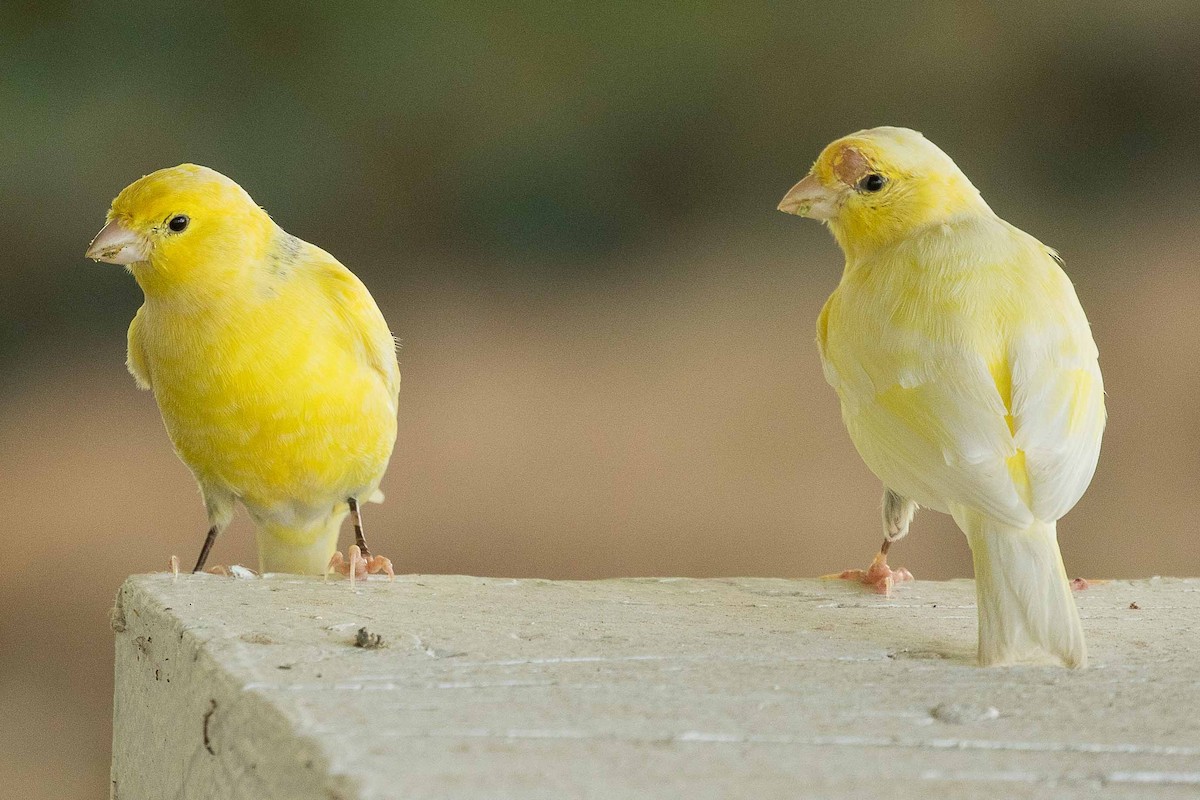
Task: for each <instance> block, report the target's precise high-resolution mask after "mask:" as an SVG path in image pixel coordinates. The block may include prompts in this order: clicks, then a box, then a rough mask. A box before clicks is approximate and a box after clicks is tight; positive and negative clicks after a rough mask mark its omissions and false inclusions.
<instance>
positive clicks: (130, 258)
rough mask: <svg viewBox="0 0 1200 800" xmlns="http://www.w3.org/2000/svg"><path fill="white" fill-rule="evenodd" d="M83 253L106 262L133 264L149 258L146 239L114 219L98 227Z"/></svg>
mask: <svg viewBox="0 0 1200 800" xmlns="http://www.w3.org/2000/svg"><path fill="white" fill-rule="evenodd" d="M83 255H84V257H85V258H90V259H92V260H93V261H104V262H106V263H108V264H134V263H136V262H138V261H146V260H148V259H149V258H150V254H149V252H148V248H147V247H146V240H145V239H144V238H143V237H142V236H141V235H140V234H137V233H134V232H133V231H131V230H129V229H128V228H126V227H125V226H124V225H122V224H121V223H120V222H119V221H117V220H115V219H114V220H113V221H112V222H110V223H108V224H107V225H105V226H104V227H103V228H101V229H100V232H99V233H97V234H96V238H95V239H92V243H91V244H90V245H88V249H87V252H86V253H84V254H83Z"/></svg>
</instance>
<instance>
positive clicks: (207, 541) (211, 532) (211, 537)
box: [192, 525, 217, 572]
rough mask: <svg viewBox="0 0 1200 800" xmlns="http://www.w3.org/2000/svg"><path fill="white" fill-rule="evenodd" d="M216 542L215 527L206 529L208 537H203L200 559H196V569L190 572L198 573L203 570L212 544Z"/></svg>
mask: <svg viewBox="0 0 1200 800" xmlns="http://www.w3.org/2000/svg"><path fill="white" fill-rule="evenodd" d="M216 540H217V526H216V525H213V526H212V527H211V528H209V529H208V535H207V536H205V537H204V546H203V547H201V548H200V558H198V559H196V567H195V569H193V570H192V572H199V571H200V570H202V569H204V563H205V562H206V561H208V551H209V550H212V546H213V542H215V541H216Z"/></svg>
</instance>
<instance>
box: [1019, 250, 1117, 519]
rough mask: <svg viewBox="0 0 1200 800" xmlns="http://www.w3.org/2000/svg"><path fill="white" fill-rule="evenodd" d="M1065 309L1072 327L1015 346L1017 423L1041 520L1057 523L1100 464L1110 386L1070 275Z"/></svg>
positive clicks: (1034, 334)
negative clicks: (1102, 371)
mask: <svg viewBox="0 0 1200 800" xmlns="http://www.w3.org/2000/svg"><path fill="white" fill-rule="evenodd" d="M1055 270H1056V271H1057V272H1058V275H1059V276H1061V280H1060V282H1059V283H1060V293H1061V296H1060V297H1059V298H1058V306H1059V307H1060V308H1061V309H1062V311H1063V313H1064V316H1065V319H1062V321H1060V322H1059V323H1058V324H1056V325H1048V326H1044V327H1042V328H1040V329H1036V330H1031V331H1030V332H1029V333H1027V334H1026V335H1024V336H1020V337H1018V338H1016V339H1015V340H1014V342H1013V356H1012V381H1013V401H1012V402H1013V419H1014V422H1015V424H1016V444H1017V447H1019V448H1020V449H1021V450H1023V451H1024V452H1025V464H1026V469H1027V470H1028V475H1029V482H1030V493H1031V495H1032V508H1033V513H1034V515H1035V516H1037V518H1038V519H1042V520H1047V521H1050V520H1056V519H1059V518H1060V517H1062V516H1063V515H1064V514H1066V513H1067V512H1068V511H1070V510H1071V508H1072V506H1074V505H1075V503H1076V502H1077V501H1078V500H1079V498H1080V497H1081V496H1082V495H1083V493H1084V490H1086V489H1087V487H1088V484H1089V483H1091V480H1092V475H1093V473H1094V472H1095V470H1096V461H1097V460H1098V459H1099V457H1100V439H1101V436H1102V435H1103V433H1104V425H1105V421H1106V414H1105V410H1104V382H1103V380H1102V378H1101V376H1100V365H1099V363H1098V362H1097V352H1096V345H1095V343H1094V342H1093V340H1092V335H1091V331H1090V329H1089V328H1088V322H1087V318H1086V317H1085V316H1084V313H1083V309H1082V308H1081V307H1080V305H1079V300H1078V299H1077V298H1076V296H1075V290H1074V288H1072V286H1071V283H1070V281H1069V280H1068V279H1067V277H1066V275H1065V274H1063V273H1062V272H1061V270H1058V268H1057V265H1056V266H1055Z"/></svg>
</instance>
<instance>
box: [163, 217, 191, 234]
mask: <svg viewBox="0 0 1200 800" xmlns="http://www.w3.org/2000/svg"><path fill="white" fill-rule="evenodd" d="M189 222H191V220H190V219H188V216H187V214H176V215H175V216H173V217H171V219H170V221H169V222H168V223H167V227H168V228H170V229H171V232H172V233H183V231H184V230H185V229H186V228H187V226H188V223H189Z"/></svg>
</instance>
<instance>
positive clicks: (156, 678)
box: [154, 670, 159, 681]
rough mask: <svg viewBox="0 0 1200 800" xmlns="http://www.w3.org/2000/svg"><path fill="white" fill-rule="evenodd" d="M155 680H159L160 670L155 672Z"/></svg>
mask: <svg viewBox="0 0 1200 800" xmlns="http://www.w3.org/2000/svg"><path fill="white" fill-rule="evenodd" d="M154 680H156V681H157V680H159V671H158V670H154Z"/></svg>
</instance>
